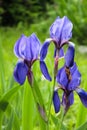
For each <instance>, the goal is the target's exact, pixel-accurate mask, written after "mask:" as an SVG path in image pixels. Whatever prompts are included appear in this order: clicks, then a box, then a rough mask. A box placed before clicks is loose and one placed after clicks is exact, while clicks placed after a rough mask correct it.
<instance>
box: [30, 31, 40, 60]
mask: <svg viewBox="0 0 87 130" xmlns="http://www.w3.org/2000/svg"><path fill="white" fill-rule="evenodd" d="M29 38H30V44H31V46H30V47H31V52H32V57H33V59H37V58H38V55H39V51H40V41H39V39H38V38H37V36H36V35H35V34H34V33H33V34H32V35H31V36H30V37H29Z"/></svg>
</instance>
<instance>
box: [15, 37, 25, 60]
mask: <svg viewBox="0 0 87 130" xmlns="http://www.w3.org/2000/svg"><path fill="white" fill-rule="evenodd" d="M25 38H26V37H25V36H24V35H21V37H20V38H19V39H18V40H17V42H16V43H15V46H14V53H15V55H16V56H17V57H18V58H23V55H21V52H20V48H22V50H23V44H24V43H25Z"/></svg>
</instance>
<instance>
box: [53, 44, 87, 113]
mask: <svg viewBox="0 0 87 130" xmlns="http://www.w3.org/2000/svg"><path fill="white" fill-rule="evenodd" d="M74 52H75V51H74V45H73V44H72V43H71V42H70V43H69V47H68V50H67V52H66V55H65V65H64V66H63V67H62V68H61V69H60V70H59V71H58V73H57V77H56V80H57V82H58V83H59V88H60V89H62V90H63V96H62V105H63V106H64V109H65V113H66V112H67V110H68V109H69V107H70V106H71V105H72V104H73V102H74V94H73V92H74V91H76V93H77V94H78V95H79V97H80V99H81V101H82V103H83V105H84V106H85V107H87V92H85V91H84V90H83V89H81V88H79V85H80V83H81V74H80V72H79V70H78V68H77V65H76V63H75V62H74ZM57 91H58V89H56V90H54V94H53V104H54V108H55V112H56V113H57V112H59V110H60V99H59V95H58V92H57Z"/></svg>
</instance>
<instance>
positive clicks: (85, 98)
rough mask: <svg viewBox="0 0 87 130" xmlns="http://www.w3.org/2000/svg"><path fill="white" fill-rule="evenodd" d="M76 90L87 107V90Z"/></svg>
mask: <svg viewBox="0 0 87 130" xmlns="http://www.w3.org/2000/svg"><path fill="white" fill-rule="evenodd" d="M76 92H77V93H78V95H79V97H80V99H81V101H82V103H83V105H84V106H85V107H87V92H85V91H84V90H83V89H79V88H78V89H76Z"/></svg>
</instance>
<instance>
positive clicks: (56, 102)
mask: <svg viewBox="0 0 87 130" xmlns="http://www.w3.org/2000/svg"><path fill="white" fill-rule="evenodd" d="M53 105H54V109H55V112H56V113H58V112H59V110H60V99H59V96H58V93H57V91H54V93H53Z"/></svg>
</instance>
